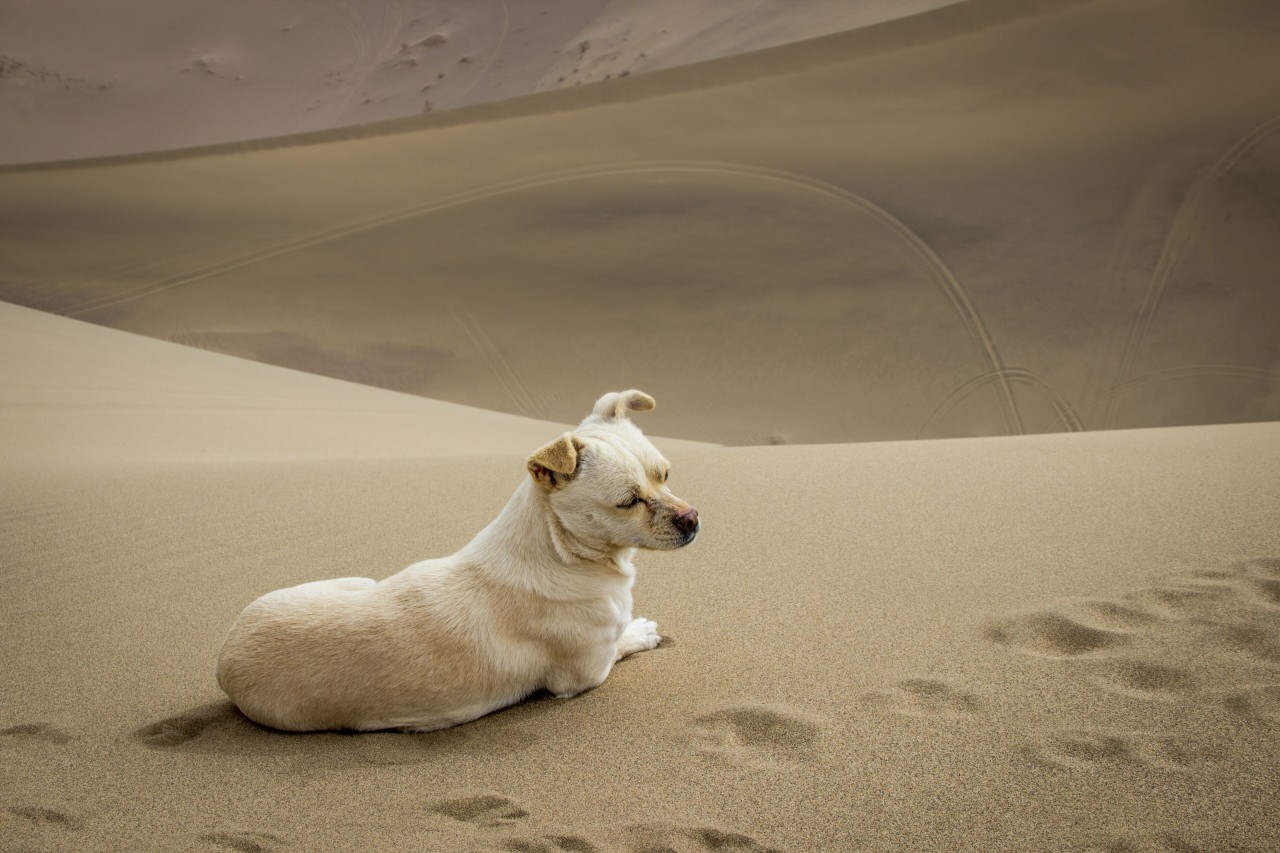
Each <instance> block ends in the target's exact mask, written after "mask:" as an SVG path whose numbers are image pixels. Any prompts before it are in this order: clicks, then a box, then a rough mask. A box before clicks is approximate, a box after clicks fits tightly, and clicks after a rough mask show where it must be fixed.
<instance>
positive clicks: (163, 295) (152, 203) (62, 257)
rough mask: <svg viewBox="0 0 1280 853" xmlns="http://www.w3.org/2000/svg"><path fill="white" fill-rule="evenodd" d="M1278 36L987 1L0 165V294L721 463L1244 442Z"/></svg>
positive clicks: (1155, 7)
mask: <svg viewBox="0 0 1280 853" xmlns="http://www.w3.org/2000/svg"><path fill="white" fill-rule="evenodd" d="M1277 14H1280V12H1277V10H1276V9H1275V8H1274V7H1273V6H1272V5H1270V4H1266V3H1254V4H1250V3H1232V4H1229V5H1228V6H1221V5H1213V4H1206V3H1203V2H1191V0H1181V1H1180V2H1167V0H1162V2H1145V3H1143V2H1139V3H1132V2H1109V0H1098V2H1092V3H1084V4H1079V3H1047V4H1026V3H1022V2H1012V1H1011V0H983V1H982V2H973V3H963V4H958V5H953V6H947V7H944V8H940V9H936V10H934V11H932V12H928V13H925V14H921V15H917V16H914V17H910V18H905V19H901V20H898V21H892V22H888V23H885V24H881V25H878V26H871V27H867V28H863V29H860V30H856V31H852V32H848V33H843V34H836V35H832V36H829V37H826V38H823V39H818V40H816V41H809V42H804V43H800V44H792V45H788V46H782V47H778V48H773V49H770V50H766V51H762V52H756V53H752V54H747V55H741V56H736V57H728V58H725V59H721V60H716V61H712V62H708V63H702V64H699V65H692V66H685V67H681V68H675V69H671V70H666V71H656V72H654V73H652V74H646V75H643V76H636V77H632V78H627V79H623V80H612V81H609V82H608V83H603V84H600V85H597V86H586V87H578V88H575V89H572V90H561V91H557V92H549V93H546V94H545V95H539V96H535V97H532V98H527V99H521V100H517V101H508V102H503V103H501V104H494V105H489V106H479V107H474V108H470V109H459V110H454V111H451V112H449V113H442V114H440V115H438V116H425V117H422V118H420V119H415V120H413V121H408V122H401V123H397V124H392V125H388V126H377V127H371V128H366V129H363V130H359V131H352V132H346V131H342V132H338V131H335V132H334V133H333V134H332V135H330V136H323V135H322V136H320V137H303V138H300V139H297V140H295V141H293V142H290V141H289V140H280V141H276V142H271V143H267V144H265V145H262V144H247V145H245V146H239V147H237V146H232V147H227V148H219V149H215V150H209V151H208V152H206V153H193V154H188V155H183V156H177V157H168V156H164V157H159V156H158V157H141V158H131V159H127V160H122V161H118V162H117V161H112V162H100V163H96V164H84V165H78V166H70V167H66V168H59V167H44V168H38V169H18V170H9V171H7V172H3V173H0V187H2V188H3V193H2V194H0V211H2V212H0V215H2V216H3V217H4V220H5V222H6V227H5V228H4V230H3V233H2V234H0V241H3V247H4V250H3V260H2V261H0V264H2V266H0V298H4V299H7V300H9V301H12V302H16V303H19V304H23V305H27V306H30V307H34V308H38V309H41V310H46V311H52V312H56V313H62V314H65V315H68V316H73V317H77V318H80V319H85V320H89V321H91V322H95V323H101V324H105V325H110V326H114V327H116V328H120V329H125V330H129V331H134V332H140V333H143V334H147V335H152V336H155V337H160V338H164V339H168V340H171V341H177V342H180V343H184V344H188V345H193V346H199V347H205V348H209V349H214V350H218V351H222V352H226V353H229V354H233V355H237V356H242V357H247V358H253V359H258V360H263V361H268V362H273V363H277V364H281V365H284V366H287V367H292V368H295V369H301V370H308V371H314V372H320V373H325V374H328V375H331V376H337V377H339V378H344V379H349V380H354V381H358V382H363V383H367V384H371V385H378V386H382V387H387V388H393V389H396V390H400V391H406V392H410V393H415V394H420V395H424V396H428V397H433V398H437V399H443V400H450V401H453V402H458V403H463V404H466V405H471V406H479V407H482V408H487V409H494V410H500V411H506V412H511V413H515V414H521V415H525V416H529V417H534V418H541V419H547V420H553V421H560V422H565V421H572V420H573V419H574V418H575V417H576V416H577V414H578V412H577V408H578V406H579V405H580V403H579V398H578V390H579V389H580V388H582V387H589V388H592V389H596V388H604V387H615V386H616V387H624V386H625V387H630V386H643V387H646V388H650V389H652V390H653V392H654V393H655V394H658V395H659V396H662V397H663V398H664V399H667V400H671V401H674V402H675V404H676V405H673V406H669V407H664V409H663V410H662V411H660V412H656V413H655V416H654V424H655V428H657V429H660V430H662V431H664V432H666V433H668V434H673V435H680V436H684V437H689V438H695V439H699V440H704V441H712V442H717V443H732V444H762V443H769V442H775V443H778V442H802V443H803V442H815V441H822V442H832V441H857V440H873V439H899V438H915V437H926V438H927V437H942V436H965V435H995V434H1007V433H1020V432H1043V431H1057V430H1081V429H1098V428H1114V427H1137V426H1171V425H1180V424H1197V423H1218V422H1234V421H1253V420H1266V419H1270V418H1274V417H1276V415H1277V412H1280V396H1278V394H1280V382H1278V380H1277V372H1276V368H1277V365H1280V339H1278V338H1277V336H1276V335H1275V328H1276V324H1275V318H1276V317H1277V316H1280V290H1277V289H1276V288H1275V287H1273V286H1272V283H1273V280H1274V276H1273V275H1272V272H1273V271H1274V270H1275V269H1277V268H1280V241H1276V240H1274V239H1272V238H1271V235H1273V234H1274V233H1276V232H1277V229H1280V212H1278V210H1277V206H1276V204H1275V203H1274V192H1275V187H1276V186H1277V180H1278V179H1280V172H1278V171H1277V167H1278V165H1280V134H1277V133H1276V131H1277V129H1280V119H1278V118H1277V117H1276V116H1277V112H1276V110H1277V107H1276V104H1277V103H1280V53H1277V51H1275V50H1274V39H1273V37H1272V30H1271V29H1269V27H1272V26H1274V25H1275V22H1276V20H1277V18H1276V15H1277ZM1152 21H1159V22H1160V24H1159V26H1154V25H1153V26H1148V24H1150V22H1152ZM1136 32H1142V33H1143V36H1142V38H1141V39H1136V38H1135V37H1133V35H1132V34H1133V33H1136ZM1266 70H1270V71H1273V72H1276V73H1262V72H1264V71H1266ZM566 377H572V381H571V382H567V381H566Z"/></svg>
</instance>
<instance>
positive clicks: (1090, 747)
mask: <svg viewBox="0 0 1280 853" xmlns="http://www.w3.org/2000/svg"><path fill="white" fill-rule="evenodd" d="M1022 753H1023V756H1024V757H1025V758H1027V759H1028V760H1030V761H1031V762H1032V763H1033V764H1036V765H1039V766H1041V767H1047V768H1050V769H1054V770H1087V769H1088V770H1092V769H1100V768H1105V767H1112V768H1118V767H1126V766H1128V767H1139V768H1147V769H1162V770H1184V769H1186V768H1188V767H1190V766H1192V765H1193V764H1195V763H1197V762H1201V761H1206V760H1212V759H1213V754H1212V753H1211V752H1210V751H1209V750H1207V749H1206V748H1204V747H1202V746H1200V745H1198V744H1197V743H1195V742H1193V741H1191V740H1188V739H1186V738H1179V737H1173V736H1169V735H1162V734H1155V733H1152V732H1116V731H1105V730H1103V731H1073V732H1058V733H1055V734H1051V735H1049V736H1048V737H1046V738H1044V739H1043V740H1041V741H1040V742H1038V743H1033V744H1028V745H1027V746H1025V747H1024V748H1023V750H1022Z"/></svg>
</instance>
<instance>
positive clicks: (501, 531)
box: [462, 479, 636, 598]
mask: <svg viewBox="0 0 1280 853" xmlns="http://www.w3.org/2000/svg"><path fill="white" fill-rule="evenodd" d="M635 550H636V549H635V548H632V547H620V546H608V547H600V546H599V545H597V544H594V543H589V542H586V541H584V540H582V539H581V538H580V537H577V536H574V535H573V534H572V533H570V532H569V531H568V530H566V529H565V527H564V526H563V525H562V524H561V523H560V520H559V518H557V517H556V514H555V512H554V510H553V509H552V508H551V507H550V506H549V501H548V495H547V492H546V491H545V490H544V489H543V487H541V486H539V485H537V484H536V483H534V482H533V480H532V479H526V480H525V481H524V482H523V483H521V484H520V486H518V487H517V488H516V491H515V494H513V495H512V496H511V500H509V501H507V505H506V506H505V507H504V508H503V510H502V512H500V513H499V514H498V517H497V518H495V519H494V520H493V521H492V522H490V523H489V526H488V527H486V528H485V529H484V530H482V531H481V532H480V533H479V534H477V535H476V537H475V538H474V539H472V540H471V542H470V543H469V544H468V545H467V546H466V547H465V548H464V549H463V550H462V555H468V556H474V557H475V558H476V563H477V564H478V565H482V566H512V567H513V569H514V571H512V572H511V573H510V574H511V576H510V577H507V578H505V580H507V581H508V582H516V583H519V584H520V585H522V586H525V587H526V588H529V589H531V590H533V591H535V592H538V593H540V594H543V595H546V596H547V597H549V598H560V597H561V595H559V594H557V593H558V592H559V589H560V588H561V587H562V586H563V588H564V589H565V590H566V592H569V591H572V592H573V593H575V594H580V590H581V579H582V576H583V575H584V574H587V575H596V576H600V577H602V579H607V580H611V581H612V582H613V583H617V582H619V581H622V582H624V583H625V584H626V585H627V586H628V587H629V586H630V585H631V582H632V581H633V580H634V578H635V568H634V567H633V566H632V564H631V559H632V557H633V556H634V555H635ZM513 564H514V565H513ZM533 566H537V567H540V568H539V570H538V571H537V572H535V573H529V572H522V571H520V570H521V568H523V567H533ZM548 566H555V567H556V568H558V569H562V570H563V571H562V572H547V571H545V567H548ZM566 573H567V575H568V576H566ZM561 581H563V584H562V583H561Z"/></svg>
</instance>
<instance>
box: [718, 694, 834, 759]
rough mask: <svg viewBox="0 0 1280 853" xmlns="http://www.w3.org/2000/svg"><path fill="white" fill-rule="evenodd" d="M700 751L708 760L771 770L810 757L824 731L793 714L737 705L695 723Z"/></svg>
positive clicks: (755, 706)
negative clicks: (779, 765) (782, 764)
mask: <svg viewBox="0 0 1280 853" xmlns="http://www.w3.org/2000/svg"><path fill="white" fill-rule="evenodd" d="M694 733H695V738H696V740H697V742H698V751H699V752H700V753H702V754H703V755H705V756H707V757H708V758H712V759H716V760H720V761H725V762H728V763H730V764H740V765H746V766H751V767H772V766H775V765H777V764H779V763H783V762H794V761H804V760H807V759H808V758H809V757H810V754H811V752H812V749H813V746H814V744H815V743H816V742H817V740H818V737H819V735H820V734H821V728H820V727H819V726H818V724H817V723H815V722H813V721H812V720H809V719H806V718H805V717H802V716H800V715H799V714H797V713H795V712H794V711H790V710H786V709H782V708H771V707H767V706H764V705H738V706H734V707H730V708H724V709H722V710H720V711H714V712H712V713H710V714H703V715H702V716H700V717H698V718H697V719H695V720H694Z"/></svg>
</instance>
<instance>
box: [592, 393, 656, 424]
mask: <svg viewBox="0 0 1280 853" xmlns="http://www.w3.org/2000/svg"><path fill="white" fill-rule="evenodd" d="M653 405H654V403H653V398H652V397H650V396H649V395H648V394H646V393H644V392H643V391H637V390H635V389H634V388H633V389H631V390H630V391H614V392H613V393H612V394H605V395H604V396H603V397H601V398H600V399H599V400H596V406H595V408H594V409H592V411H591V417H595V418H599V419H600V420H602V421H605V422H606V423H615V422H617V421H620V420H622V419H623V418H625V417H626V416H627V412H647V411H649V410H650V409H652V408H653Z"/></svg>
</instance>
